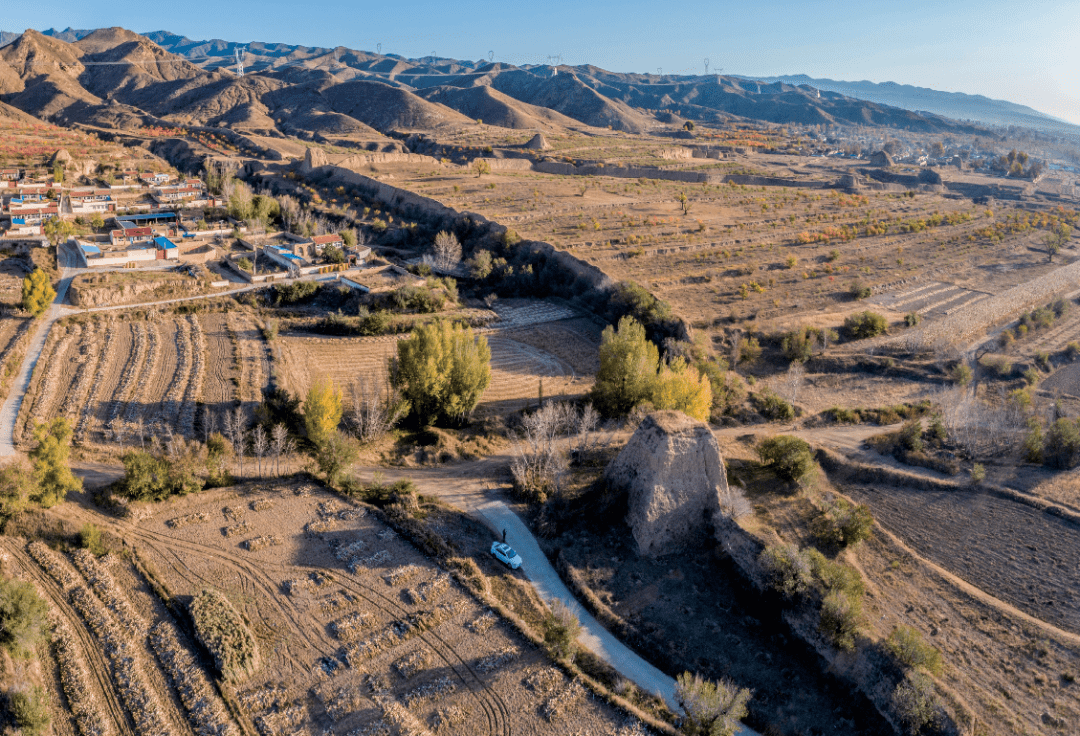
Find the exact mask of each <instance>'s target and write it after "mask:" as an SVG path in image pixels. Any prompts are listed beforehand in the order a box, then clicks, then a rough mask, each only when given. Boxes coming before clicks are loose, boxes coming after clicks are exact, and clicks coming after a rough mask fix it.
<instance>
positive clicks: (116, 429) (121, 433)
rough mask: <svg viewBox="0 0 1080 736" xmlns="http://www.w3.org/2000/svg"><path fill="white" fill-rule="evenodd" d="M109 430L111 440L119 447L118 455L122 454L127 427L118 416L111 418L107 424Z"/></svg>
mask: <svg viewBox="0 0 1080 736" xmlns="http://www.w3.org/2000/svg"><path fill="white" fill-rule="evenodd" d="M109 430H110V432H111V433H112V437H113V439H114V440H115V441H116V442H117V443H118V444H119V445H120V454H121V455H123V454H124V437H125V436H126V435H127V432H128V425H127V422H125V421H124V420H123V419H122V418H121V417H120V416H119V415H117V416H115V417H113V420H112V421H111V422H109Z"/></svg>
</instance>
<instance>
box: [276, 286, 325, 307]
mask: <svg viewBox="0 0 1080 736" xmlns="http://www.w3.org/2000/svg"><path fill="white" fill-rule="evenodd" d="M318 290H319V285H318V284H317V283H315V282H314V281H294V282H293V283H291V284H274V288H273V300H274V306H280V305H282V304H297V303H298V302H302V301H306V300H308V299H310V298H311V297H313V296H315V293H316V292H317V291H318Z"/></svg>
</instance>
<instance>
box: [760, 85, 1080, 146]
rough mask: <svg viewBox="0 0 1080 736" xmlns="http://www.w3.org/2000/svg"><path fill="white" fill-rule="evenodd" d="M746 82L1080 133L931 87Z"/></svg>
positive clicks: (1000, 104) (1024, 109) (1037, 115)
mask: <svg viewBox="0 0 1080 736" xmlns="http://www.w3.org/2000/svg"><path fill="white" fill-rule="evenodd" d="M744 78H745V79H748V80H756V81H761V82H768V83H775V82H782V83H784V84H795V85H800V84H804V85H810V86H812V87H815V88H817V89H820V90H823V91H824V90H827V91H829V92H838V93H840V94H842V95H846V96H848V97H852V98H855V99H858V100H867V101H870V102H877V103H879V104H884V105H892V106H893V107H900V108H903V109H905V110H912V111H925V112H931V113H934V114H935V115H943V116H944V117H947V118H952V119H954V120H974V121H977V122H980V123H983V124H984V125H1001V126H1008V125H1018V126H1022V127H1027V128H1036V129H1038V130H1044V131H1048V132H1055V133H1069V134H1072V135H1076V134H1078V133H1080V125H1074V124H1073V123H1070V122H1068V121H1066V120H1061V119H1060V118H1056V117H1054V116H1052V115H1047V114H1046V113H1043V112H1039V111H1038V110H1035V109H1034V108H1031V107H1028V106H1027V105H1020V104H1017V103H1015V102H1008V101H1006V100H995V99H993V98H990V97H986V96H984V95H972V94H967V93H965V92H942V91H940V90H935V89H930V88H928V87H915V86H912V85H910V84H898V83H896V82H870V81H866V80H862V81H859V82H845V81H837V80H835V79H818V78H814V77H810V76H807V75H806V74H793V75H782V76H773V77H744Z"/></svg>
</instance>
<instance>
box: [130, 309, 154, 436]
mask: <svg viewBox="0 0 1080 736" xmlns="http://www.w3.org/2000/svg"><path fill="white" fill-rule="evenodd" d="M146 328H147V335H146V356H145V358H144V361H145V366H146V368H145V369H144V370H143V372H142V375H141V376H140V380H139V382H138V384H137V386H136V388H135V392H134V395H133V396H132V397H131V399H130V400H129V401H128V402H127V406H126V407H125V409H124V421H127V422H136V421H138V420H139V418H142V419H144V420H146V419H149V416H148V412H147V411H146V407H147V405H148V402H149V400H150V387H151V384H152V383H153V380H154V376H156V375H158V374H159V373H160V372H161V331H160V330H159V329H158V325H157V323H155V322H147V324H146Z"/></svg>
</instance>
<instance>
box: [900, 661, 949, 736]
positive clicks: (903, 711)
mask: <svg viewBox="0 0 1080 736" xmlns="http://www.w3.org/2000/svg"><path fill="white" fill-rule="evenodd" d="M940 707H941V706H940V704H939V702H938V697H937V691H936V690H935V689H934V681H933V680H931V679H930V676H929V675H927V674H925V673H923V672H909V673H908V674H907V675H906V676H905V677H904V680H903V682H901V683H900V684H899V685H897V686H896V690H894V691H893V708H894V709H895V711H896V715H897V716H898V717H899V719H900V721H901V722H902V723H903V724H904V726H905V727H906V728H907V730H908V733H909V734H912V736H914V734H917V733H919V732H920V731H922V730H923V729H924V728H925V727H927V726H929V725H931V724H932V723H933V722H934V721H935V720H937V717H938V710H939V709H940Z"/></svg>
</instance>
